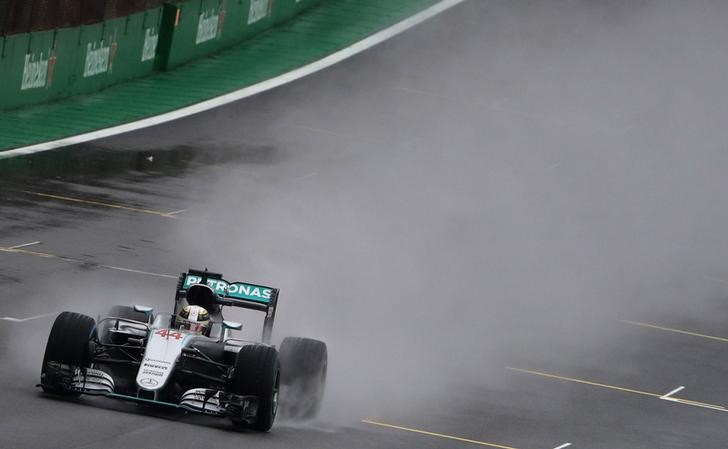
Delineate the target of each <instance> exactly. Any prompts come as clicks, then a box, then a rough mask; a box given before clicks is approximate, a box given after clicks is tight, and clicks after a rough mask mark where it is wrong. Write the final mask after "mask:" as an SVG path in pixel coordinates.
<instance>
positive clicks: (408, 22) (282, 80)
mask: <svg viewBox="0 0 728 449" xmlns="http://www.w3.org/2000/svg"><path fill="white" fill-rule="evenodd" d="M464 1H465V0H441V1H440V2H437V3H435V4H434V5H432V6H430V7H429V8H427V9H424V10H422V11H420V12H419V13H417V14H414V15H412V16H410V17H408V18H406V19H404V20H402V21H400V22H398V23H395V24H394V25H392V26H390V27H388V28H385V29H383V30H380V31H378V32H376V33H374V34H372V35H370V36H369V37H366V38H364V39H362V40H360V41H359V42H356V43H354V44H352V45H350V46H348V47H345V48H343V49H341V50H339V51H337V52H335V53H332V54H330V55H328V56H326V57H324V58H322V59H319V60H318V61H314V62H312V63H310V64H307V65H305V66H303V67H299V68H298V69H295V70H292V71H290V72H287V73H284V74H282V75H280V76H277V77H274V78H271V79H268V80H265V81H263V82H260V83H258V84H254V85H252V86H248V87H244V88H242V89H238V90H236V91H233V92H230V93H228V94H224V95H221V96H218V97H215V98H211V99H209V100H206V101H202V102H200V103H196V104H193V105H191V106H187V107H184V108H180V109H177V110H174V111H170V112H167V113H165V114H160V115H156V116H154V117H149V118H145V119H142V120H137V121H134V122H130V123H125V124H123V125H117V126H111V127H109V128H105V129H101V130H97V131H91V132H88V133H84V134H79V135H76V136H71V137H66V138H62V139H58V140H53V141H50V142H44V143H40V144H36V145H29V146H26V147H21V148H15V149H12V150H7V151H0V159H3V158H6V157H13V156H21V155H24V154H33V153H38V152H41V151H48V150H52V149H54V148H60V147H65V146H68V145H75V144H79V143H84V142H89V141H91V140H96V139H101V138H103V137H109V136H115V135H118V134H123V133H126V132H130V131H136V130H138V129H143V128H147V127H150V126H154V125H159V124H160V123H166V122H170V121H172V120H176V119H179V118H182V117H189V116H190V115H194V114H198V113H200V112H204V111H208V110H210V109H214V108H217V107H219V106H222V105H225V104H229V103H232V102H234V101H238V100H242V99H243V98H248V97H252V96H253V95H256V94H259V93H261V92H265V91H267V90H271V89H274V88H276V87H279V86H283V85H284V84H288V83H291V82H293V81H296V80H298V79H301V78H303V77H305V76H308V75H311V74H313V73H316V72H319V71H321V70H323V69H325V68H328V67H331V66H332V65H334V64H336V63H339V62H341V61H344V60H345V59H348V58H350V57H352V56H354V55H356V54H359V53H361V52H363V51H365V50H368V49H370V48H372V47H374V46H376V45H378V44H381V43H382V42H384V41H386V40H387V39H390V38H392V37H394V36H396V35H398V34H401V33H403V32H405V31H407V30H409V29H410V28H412V27H414V26H416V25H419V24H420V23H422V22H425V21H426V20H429V19H431V18H433V17H435V16H436V15H438V14H440V13H442V12H444V11H447V10H448V9H450V8H452V7H454V6H457V5H459V4H460V3H462V2H464Z"/></svg>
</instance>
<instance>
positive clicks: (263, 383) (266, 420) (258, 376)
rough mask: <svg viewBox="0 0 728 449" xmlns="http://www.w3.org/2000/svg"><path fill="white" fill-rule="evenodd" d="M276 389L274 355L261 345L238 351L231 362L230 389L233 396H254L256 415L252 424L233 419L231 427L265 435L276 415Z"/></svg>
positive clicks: (277, 364)
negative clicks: (235, 357)
mask: <svg viewBox="0 0 728 449" xmlns="http://www.w3.org/2000/svg"><path fill="white" fill-rule="evenodd" d="M279 387H280V365H279V363H278V351H276V349H275V348H273V347H271V346H264V345H248V346H243V347H242V348H240V352H238V356H237V359H236V360H235V368H234V372H233V376H232V379H231V385H230V389H231V390H232V392H233V393H236V394H240V395H250V396H258V398H259V399H258V412H257V415H256V420H255V422H254V423H253V424H252V425H250V426H248V425H247V424H245V423H243V422H241V421H240V420H237V419H235V418H233V423H234V424H235V425H237V426H240V427H251V428H252V429H254V430H258V431H261V432H267V431H269V430H270V428H271V427H273V421H274V420H275V418H276V415H277V414H278V391H279Z"/></svg>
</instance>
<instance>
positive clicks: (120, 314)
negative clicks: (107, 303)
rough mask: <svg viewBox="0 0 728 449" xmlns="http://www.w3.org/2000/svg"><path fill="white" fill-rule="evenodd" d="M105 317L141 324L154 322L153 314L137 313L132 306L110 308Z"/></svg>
mask: <svg viewBox="0 0 728 449" xmlns="http://www.w3.org/2000/svg"><path fill="white" fill-rule="evenodd" d="M107 316H111V317H114V318H126V319H127V320H134V321H141V322H142V323H147V324H151V323H152V321H154V314H152V313H144V312H137V311H136V310H134V307H132V306H120V305H116V306H111V309H109V313H108V315H107Z"/></svg>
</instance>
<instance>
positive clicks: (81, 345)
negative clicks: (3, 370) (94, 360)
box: [40, 312, 96, 396]
mask: <svg viewBox="0 0 728 449" xmlns="http://www.w3.org/2000/svg"><path fill="white" fill-rule="evenodd" d="M95 338H96V321H95V320H94V319H93V318H91V317H90V316H86V315H82V314H80V313H74V312H62V313H61V314H60V315H58V317H57V318H56V321H55V322H54V323H53V327H52V328H51V332H50V334H49V335H48V343H46V349H45V354H44V356H43V367H42V368H41V373H40V381H41V384H42V387H43V391H45V392H47V393H57V394H65V395H69V396H78V394H79V393H77V392H73V391H68V390H67V389H65V388H64V387H63V385H61V384H60V383H59V382H58V379H56V378H53V377H54V375H53V371H52V370H50V369H49V367H48V364H49V363H52V362H56V363H60V364H63V365H70V366H71V367H72V368H75V367H80V368H88V367H89V366H90V365H91V344H92V341H93V340H94V339H95Z"/></svg>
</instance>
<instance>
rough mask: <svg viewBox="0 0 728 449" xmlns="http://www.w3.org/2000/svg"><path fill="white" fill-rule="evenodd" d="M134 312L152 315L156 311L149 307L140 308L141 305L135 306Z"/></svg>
mask: <svg viewBox="0 0 728 449" xmlns="http://www.w3.org/2000/svg"><path fill="white" fill-rule="evenodd" d="M134 310H136V311H137V312H141V313H152V312H153V311H154V309H153V308H152V307H149V306H140V305H139V304H135V305H134Z"/></svg>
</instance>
